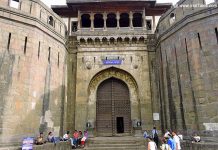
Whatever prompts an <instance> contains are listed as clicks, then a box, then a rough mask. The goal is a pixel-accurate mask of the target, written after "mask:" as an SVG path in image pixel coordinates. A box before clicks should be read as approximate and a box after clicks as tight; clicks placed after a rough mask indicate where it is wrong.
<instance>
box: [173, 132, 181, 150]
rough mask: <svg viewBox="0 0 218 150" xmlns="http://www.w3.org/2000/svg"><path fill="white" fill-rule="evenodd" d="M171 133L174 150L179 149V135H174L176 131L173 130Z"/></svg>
mask: <svg viewBox="0 0 218 150" xmlns="http://www.w3.org/2000/svg"><path fill="white" fill-rule="evenodd" d="M172 135H173V140H174V141H175V142H176V150H181V145H180V139H179V137H178V136H177V135H176V132H175V131H173V132H172Z"/></svg>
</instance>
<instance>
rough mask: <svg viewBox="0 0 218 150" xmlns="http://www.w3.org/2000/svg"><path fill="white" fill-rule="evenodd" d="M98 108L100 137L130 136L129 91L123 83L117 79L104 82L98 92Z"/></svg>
mask: <svg viewBox="0 0 218 150" xmlns="http://www.w3.org/2000/svg"><path fill="white" fill-rule="evenodd" d="M96 108H97V110H96V125H97V134H98V136H113V135H116V134H124V135H126V134H130V132H131V112H130V97H129V89H128V87H127V85H126V84H125V83H124V82H123V81H121V80H119V79H116V78H109V79H107V80H105V81H103V82H102V83H101V84H100V85H99V87H98V90H97V107H96Z"/></svg>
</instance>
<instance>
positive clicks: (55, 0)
mask: <svg viewBox="0 0 218 150" xmlns="http://www.w3.org/2000/svg"><path fill="white" fill-rule="evenodd" d="M41 1H43V2H44V3H45V4H46V5H48V6H49V7H50V6H51V5H64V4H66V0H41ZM178 1H179V0H157V2H158V3H173V4H176V3H177V2H178ZM205 1H206V3H207V4H209V3H212V2H214V1H215V0H205Z"/></svg>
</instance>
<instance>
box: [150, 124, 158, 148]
mask: <svg viewBox="0 0 218 150" xmlns="http://www.w3.org/2000/svg"><path fill="white" fill-rule="evenodd" d="M151 133H152V138H153V139H154V142H155V143H156V145H157V147H158V141H159V138H158V132H157V129H156V127H153V129H152V131H151Z"/></svg>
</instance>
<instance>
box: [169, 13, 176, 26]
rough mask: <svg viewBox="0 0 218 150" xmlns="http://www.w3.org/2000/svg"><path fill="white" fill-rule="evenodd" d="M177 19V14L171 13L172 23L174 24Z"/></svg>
mask: <svg viewBox="0 0 218 150" xmlns="http://www.w3.org/2000/svg"><path fill="white" fill-rule="evenodd" d="M175 21H176V16H175V14H174V13H171V14H170V24H173V23H174V22H175Z"/></svg>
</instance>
